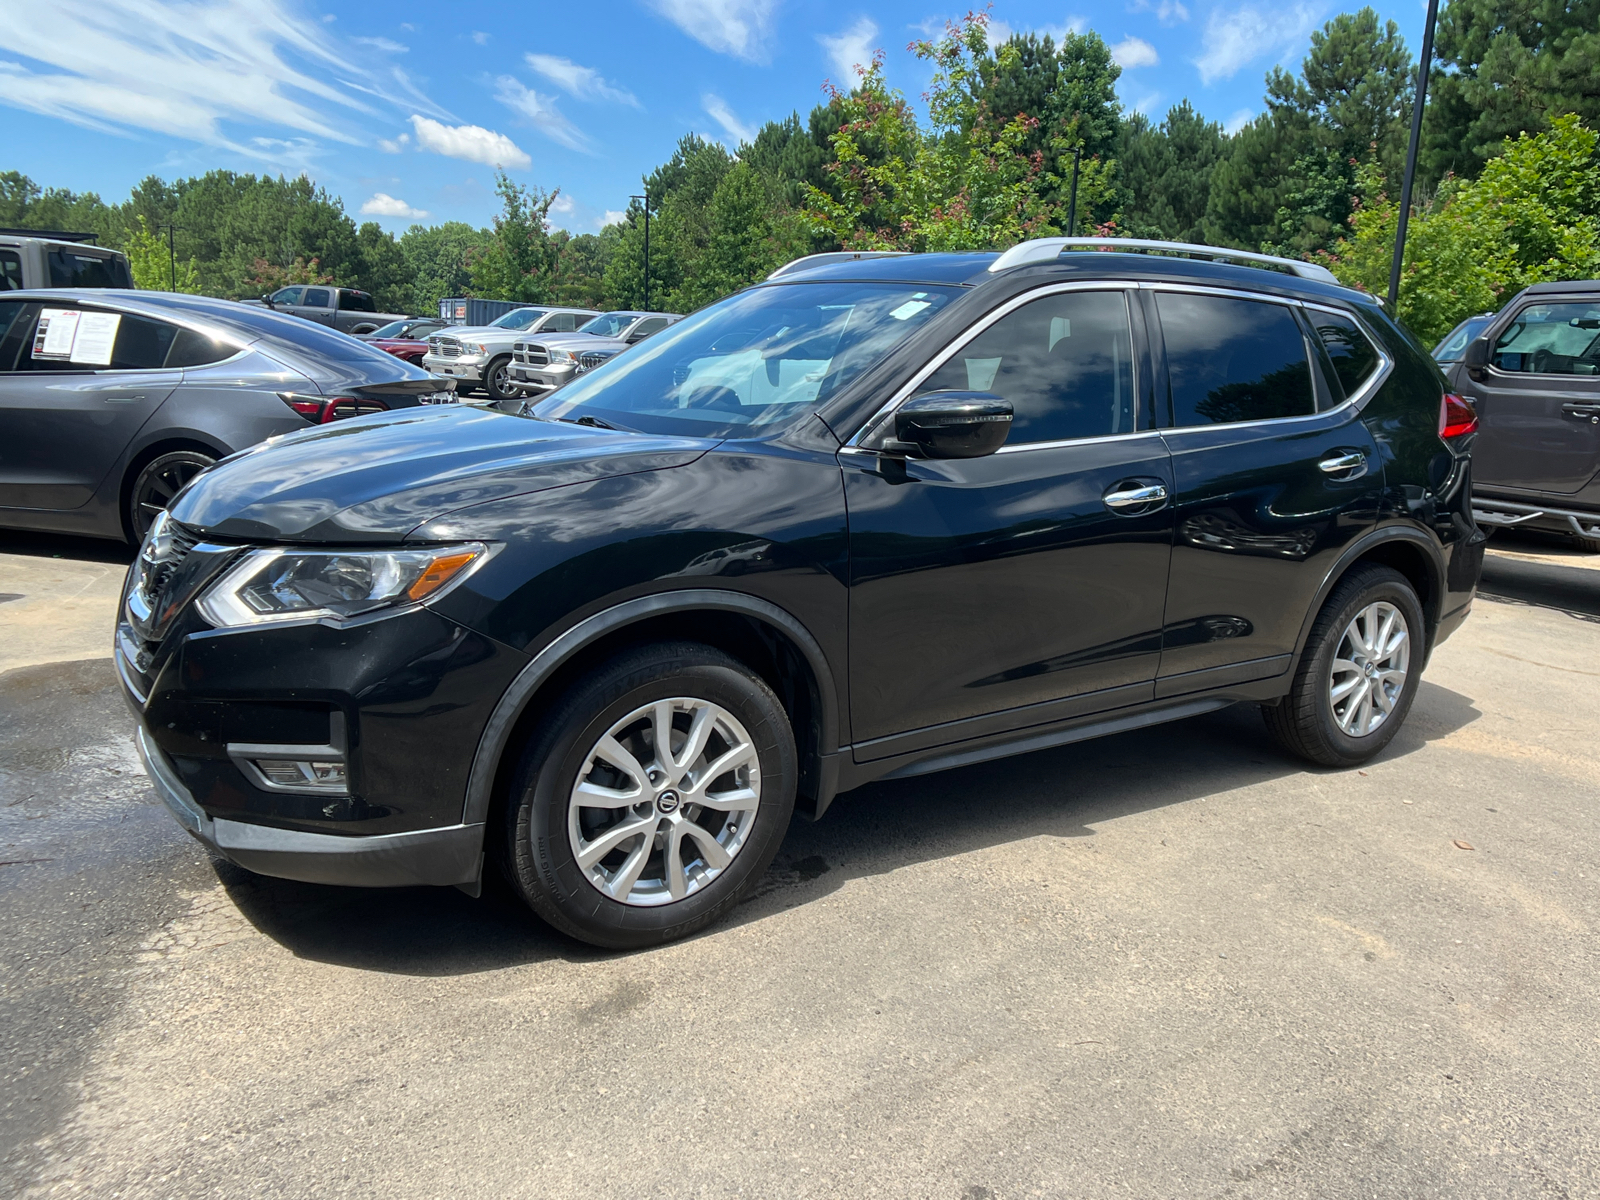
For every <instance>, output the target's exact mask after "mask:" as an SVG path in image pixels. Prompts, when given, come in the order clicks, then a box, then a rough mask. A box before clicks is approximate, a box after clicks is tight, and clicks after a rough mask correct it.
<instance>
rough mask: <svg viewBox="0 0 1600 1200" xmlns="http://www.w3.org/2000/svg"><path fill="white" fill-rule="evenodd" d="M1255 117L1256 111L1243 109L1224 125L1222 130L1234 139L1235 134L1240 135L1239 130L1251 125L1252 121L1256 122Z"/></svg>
mask: <svg viewBox="0 0 1600 1200" xmlns="http://www.w3.org/2000/svg"><path fill="white" fill-rule="evenodd" d="M1255 115H1256V110H1255V109H1253V108H1241V109H1240V110H1239V111H1238V112H1236V113H1234V114H1233V116H1231V117H1229V118H1228V119H1227V120H1226V121H1224V122H1223V123H1222V130H1223V132H1224V133H1226V134H1227V135H1228V136H1229V137H1232V136H1233V135H1234V134H1236V133H1238V132H1239V130H1241V129H1243V128H1244V127H1245V126H1246V125H1248V124H1250V122H1251V121H1253V120H1255Z"/></svg>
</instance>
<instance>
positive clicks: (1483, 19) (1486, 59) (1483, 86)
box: [1423, 0, 1600, 179]
mask: <svg viewBox="0 0 1600 1200" xmlns="http://www.w3.org/2000/svg"><path fill="white" fill-rule="evenodd" d="M1434 54H1435V57H1436V59H1437V60H1438V62H1439V64H1440V65H1439V66H1438V67H1436V68H1435V69H1434V70H1433V73H1432V77H1431V82H1430V83H1429V103H1428V109H1429V112H1428V120H1427V126H1426V129H1425V133H1424V156H1423V161H1424V164H1425V166H1426V167H1427V168H1428V171H1429V173H1430V175H1431V177H1432V178H1434V179H1438V178H1441V177H1442V176H1443V175H1444V174H1445V173H1446V172H1449V171H1454V172H1455V173H1456V174H1459V175H1466V176H1472V175H1476V174H1477V173H1478V172H1479V171H1480V170H1481V169H1482V167H1483V164H1484V163H1485V162H1486V161H1487V160H1488V159H1489V158H1490V157H1491V156H1492V155H1494V154H1496V153H1498V152H1499V150H1500V147H1501V146H1502V145H1503V144H1504V140H1505V139H1506V138H1508V137H1516V136H1517V135H1518V134H1521V133H1524V132H1528V133H1537V132H1539V131H1541V130H1544V129H1547V128H1549V124H1550V119H1551V118H1552V117H1553V116H1555V115H1557V114H1560V113H1577V114H1578V115H1579V116H1580V117H1582V118H1583V119H1584V120H1585V121H1587V122H1588V123H1589V124H1590V125H1591V126H1592V125H1594V124H1596V123H1597V122H1600V0H1449V3H1447V4H1446V5H1445V7H1444V9H1443V10H1442V11H1441V12H1440V14H1439V30H1438V35H1437V41H1436V43H1435V48H1434Z"/></svg>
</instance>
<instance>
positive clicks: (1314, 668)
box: [1261, 566, 1427, 767]
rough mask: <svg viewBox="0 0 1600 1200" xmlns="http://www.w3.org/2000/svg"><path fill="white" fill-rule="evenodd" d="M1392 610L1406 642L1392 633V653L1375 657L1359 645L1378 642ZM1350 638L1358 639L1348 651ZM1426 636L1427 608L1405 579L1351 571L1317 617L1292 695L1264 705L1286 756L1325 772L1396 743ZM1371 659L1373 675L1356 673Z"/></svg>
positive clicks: (1384, 570) (1385, 572)
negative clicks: (1346, 665)
mask: <svg viewBox="0 0 1600 1200" xmlns="http://www.w3.org/2000/svg"><path fill="white" fill-rule="evenodd" d="M1391 612H1392V613H1393V614H1395V616H1396V619H1397V620H1399V621H1403V622H1404V625H1405V628H1404V631H1403V632H1404V634H1405V640H1404V642H1403V643H1402V644H1397V643H1395V641H1394V635H1393V631H1391V633H1390V635H1389V637H1388V639H1387V647H1392V648H1389V649H1387V652H1386V653H1385V652H1384V649H1385V648H1380V653H1379V655H1369V654H1368V653H1367V650H1366V647H1365V646H1363V645H1362V644H1361V641H1360V640H1355V639H1360V638H1362V637H1363V635H1365V640H1366V641H1367V643H1368V644H1371V643H1375V642H1377V641H1378V635H1380V634H1381V633H1382V630H1383V627H1384V622H1385V621H1387V620H1388V617H1389V614H1390V613H1391ZM1358 617H1360V618H1361V619H1362V620H1361V624H1360V625H1359V626H1358V625H1356V624H1355V622H1356V621H1357V618H1358ZM1347 636H1348V637H1351V638H1352V639H1353V640H1352V641H1351V642H1350V643H1349V644H1348V645H1346V644H1345V643H1346V638H1347ZM1426 637H1427V634H1426V626H1425V625H1424V622H1423V615H1422V605H1421V603H1420V602H1419V601H1418V600H1417V593H1416V591H1415V590H1414V589H1413V588H1412V586H1411V584H1410V583H1409V582H1408V581H1407V580H1406V578H1405V576H1403V575H1401V574H1400V573H1399V572H1398V571H1395V570H1392V569H1391V568H1389V567H1379V566H1372V567H1364V568H1361V569H1359V570H1356V571H1354V572H1352V573H1351V574H1350V575H1348V576H1346V577H1345V578H1344V579H1343V580H1341V581H1340V582H1339V585H1338V586H1337V587H1336V588H1334V590H1333V594H1332V595H1330V596H1329V597H1328V600H1327V603H1325V604H1324V605H1323V606H1322V611H1321V612H1320V613H1319V614H1318V615H1317V620H1316V623H1315V624H1314V625H1312V627H1311V636H1310V637H1309V638H1308V639H1307V641H1306V648H1305V652H1304V653H1303V654H1302V655H1301V657H1300V663H1299V666H1298V668H1297V669H1296V671H1295V675H1294V682H1293V683H1292V684H1291V685H1290V689H1289V694H1288V695H1287V696H1285V697H1284V698H1283V699H1282V700H1281V701H1279V703H1278V704H1277V705H1276V706H1266V705H1263V706H1262V710H1261V713H1262V716H1263V717H1265V718H1266V722H1267V728H1268V729H1269V730H1271V732H1272V735H1273V737H1274V738H1276V739H1277V742H1278V744H1279V745H1280V746H1282V747H1283V748H1284V749H1285V750H1287V751H1289V752H1290V753H1291V754H1296V755H1298V756H1299V757H1301V758H1304V759H1307V760H1309V761H1310V762H1314V763H1318V764H1320V765H1322V766H1325V767H1354V766H1358V765H1359V764H1361V763H1364V762H1366V761H1367V760H1368V759H1370V758H1371V757H1372V756H1373V755H1375V754H1377V753H1378V752H1379V751H1380V750H1382V749H1383V748H1384V747H1385V746H1387V745H1388V744H1389V741H1390V739H1391V738H1393V737H1394V735H1395V734H1396V733H1397V732H1398V731H1399V729H1400V726H1401V725H1402V724H1403V723H1404V722H1405V719H1406V714H1407V713H1408V712H1410V711H1411V702H1412V700H1413V699H1414V698H1415V696H1416V694H1417V686H1418V684H1419V682H1420V680H1421V675H1422V664H1423V660H1424V658H1425V657H1426V653H1427V646H1426ZM1341 648H1343V649H1344V650H1345V652H1346V653H1347V654H1349V657H1348V658H1342V657H1341V658H1338V659H1337V661H1340V662H1345V663H1350V664H1352V666H1351V667H1350V669H1342V670H1340V671H1339V672H1338V678H1337V679H1336V678H1335V662H1336V656H1338V655H1339V652H1340V650H1341ZM1402 651H1403V658H1402V653H1401V652H1402ZM1369 661H1370V662H1371V663H1372V666H1373V670H1372V671H1365V670H1357V669H1356V668H1357V667H1358V666H1364V665H1365V664H1366V663H1367V662H1369ZM1384 664H1388V665H1387V667H1386V666H1384ZM1396 664H1399V667H1400V671H1399V672H1398V673H1399V675H1400V678H1399V679H1398V680H1396V678H1395V675H1396V671H1395V670H1394V668H1395V666H1396ZM1347 684H1348V685H1350V686H1349V688H1348V689H1347V690H1345V691H1343V693H1342V695H1340V696H1335V690H1336V689H1337V688H1341V687H1343V686H1344V685H1347ZM1391 687H1393V691H1392V692H1391V690H1390V689H1391ZM1363 697H1367V698H1369V699H1363ZM1363 704H1365V705H1367V707H1366V708H1365V709H1363V707H1362V705H1363ZM1384 704H1387V705H1388V709H1387V711H1384V710H1383V705H1384ZM1375 718H1376V719H1375Z"/></svg>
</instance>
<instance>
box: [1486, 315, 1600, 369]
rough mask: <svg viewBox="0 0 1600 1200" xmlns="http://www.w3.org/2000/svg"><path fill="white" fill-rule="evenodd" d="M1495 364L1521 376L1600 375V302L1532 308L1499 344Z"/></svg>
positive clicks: (1521, 316) (1495, 351) (1507, 331)
mask: <svg viewBox="0 0 1600 1200" xmlns="http://www.w3.org/2000/svg"><path fill="white" fill-rule="evenodd" d="M1494 365H1495V366H1496V367H1497V368H1498V369H1499V370H1502V371H1510V372H1516V373H1518V374H1532V375H1597V374H1600V301H1586V302H1569V303H1565V304H1530V305H1528V307H1527V308H1525V309H1523V310H1522V311H1521V312H1519V313H1518V314H1517V316H1516V319H1515V320H1513V321H1512V322H1511V327H1510V328H1509V329H1507V330H1506V331H1505V332H1504V333H1502V334H1501V335H1500V337H1499V338H1498V339H1497V340H1496V341H1495V344H1494Z"/></svg>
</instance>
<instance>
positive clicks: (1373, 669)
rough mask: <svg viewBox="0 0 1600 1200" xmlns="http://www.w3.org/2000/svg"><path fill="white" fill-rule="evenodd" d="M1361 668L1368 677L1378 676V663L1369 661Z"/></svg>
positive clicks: (1374, 677)
mask: <svg viewBox="0 0 1600 1200" xmlns="http://www.w3.org/2000/svg"><path fill="white" fill-rule="evenodd" d="M1361 670H1362V673H1363V674H1365V675H1366V677H1367V678H1368V679H1376V678H1377V677H1378V667H1377V664H1376V663H1371V662H1369V663H1367V664H1366V665H1365V666H1363V667H1362V668H1361Z"/></svg>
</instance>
